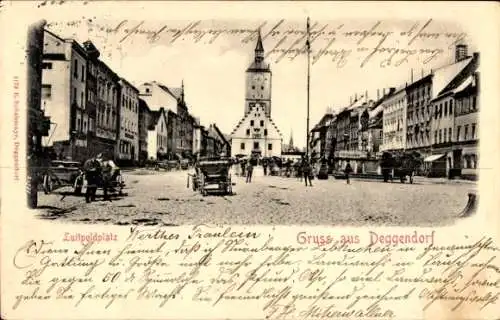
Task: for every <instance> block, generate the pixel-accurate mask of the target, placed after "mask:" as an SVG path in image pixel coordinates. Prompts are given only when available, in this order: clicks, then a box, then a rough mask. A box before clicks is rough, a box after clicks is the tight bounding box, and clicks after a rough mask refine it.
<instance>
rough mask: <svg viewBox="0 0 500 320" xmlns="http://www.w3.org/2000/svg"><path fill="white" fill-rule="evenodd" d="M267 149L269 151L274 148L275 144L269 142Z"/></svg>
mask: <svg viewBox="0 0 500 320" xmlns="http://www.w3.org/2000/svg"><path fill="white" fill-rule="evenodd" d="M267 150H269V151H271V150H273V144H272V143H269V144H268V145H267Z"/></svg>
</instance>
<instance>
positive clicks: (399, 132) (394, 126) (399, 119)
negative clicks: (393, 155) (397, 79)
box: [381, 90, 407, 150]
mask: <svg viewBox="0 0 500 320" xmlns="http://www.w3.org/2000/svg"><path fill="white" fill-rule="evenodd" d="M383 105H384V114H383V120H382V130H383V134H382V136H383V138H382V146H381V150H398V149H405V148H406V126H407V123H406V121H407V118H406V115H407V112H406V106H407V97H406V92H405V90H401V91H399V92H396V93H395V94H394V95H392V96H389V97H388V98H387V100H385V101H384V102H383Z"/></svg>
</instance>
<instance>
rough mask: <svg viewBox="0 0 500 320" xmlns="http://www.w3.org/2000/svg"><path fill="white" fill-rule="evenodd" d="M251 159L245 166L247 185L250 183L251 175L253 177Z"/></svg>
mask: <svg viewBox="0 0 500 320" xmlns="http://www.w3.org/2000/svg"><path fill="white" fill-rule="evenodd" d="M252 162H253V161H252V159H251V158H250V159H248V165H247V181H246V182H247V183H250V182H252V175H253V163H252Z"/></svg>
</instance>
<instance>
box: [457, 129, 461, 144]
mask: <svg viewBox="0 0 500 320" xmlns="http://www.w3.org/2000/svg"><path fill="white" fill-rule="evenodd" d="M460 129H461V126H458V127H457V141H460Z"/></svg>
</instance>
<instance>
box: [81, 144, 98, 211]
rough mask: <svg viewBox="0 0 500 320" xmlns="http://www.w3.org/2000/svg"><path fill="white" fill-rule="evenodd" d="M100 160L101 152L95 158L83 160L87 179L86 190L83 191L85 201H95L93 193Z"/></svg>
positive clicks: (96, 182)
mask: <svg viewBox="0 0 500 320" xmlns="http://www.w3.org/2000/svg"><path fill="white" fill-rule="evenodd" d="M101 160H102V153H100V154H98V155H97V157H95V158H90V159H88V160H87V161H85V163H84V165H83V170H84V171H85V179H86V180H87V190H86V192H85V201H86V202H87V203H90V202H91V201H95V194H96V192H97V184H98V183H99V179H100V176H101V169H102V167H101Z"/></svg>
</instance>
